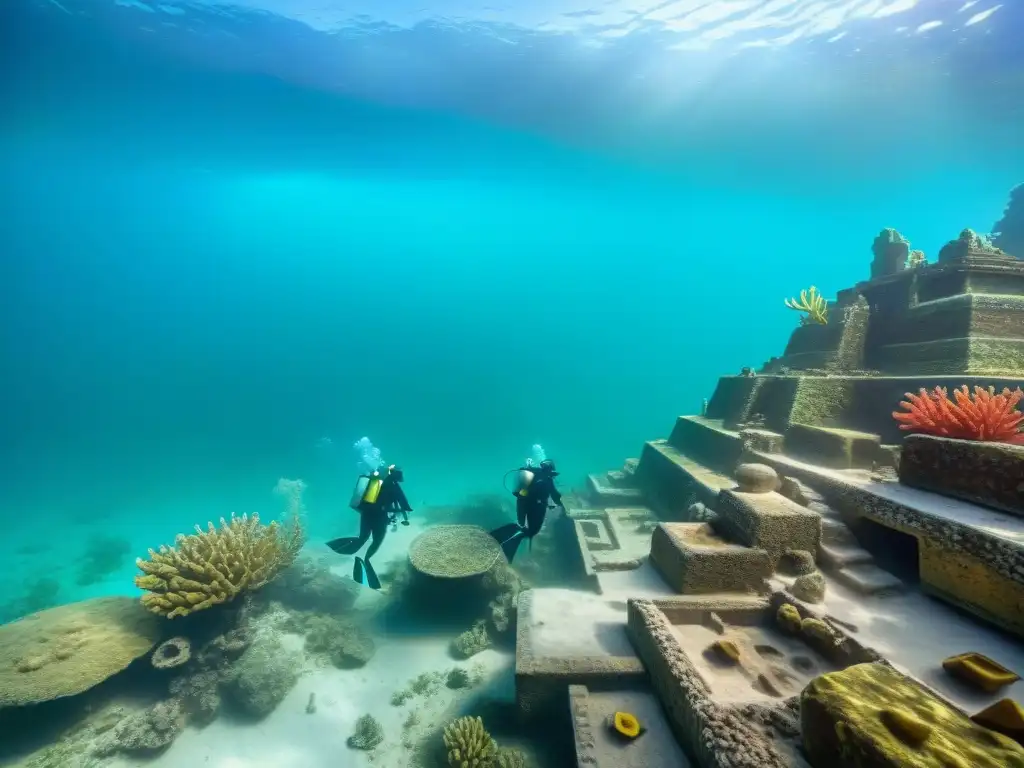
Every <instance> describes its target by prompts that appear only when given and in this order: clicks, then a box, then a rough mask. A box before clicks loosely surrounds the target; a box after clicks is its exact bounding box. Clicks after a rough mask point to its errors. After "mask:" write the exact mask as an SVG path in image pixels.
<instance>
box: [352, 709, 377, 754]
mask: <svg viewBox="0 0 1024 768" xmlns="http://www.w3.org/2000/svg"><path fill="white" fill-rule="evenodd" d="M382 741H384V729H383V728H381V726H380V723H378V722H377V720H376V719H375V718H374V717H373V716H371V715H363V716H362V717H360V718H359V719H358V720H356V730H355V733H353V734H352V735H351V736H349V737H348V741H347V742H346V743H347V744H348V745H349V747H350V748H352V749H365V750H370V749H373V748H374V747H376V746H377V745H379V744H380V743H381V742H382Z"/></svg>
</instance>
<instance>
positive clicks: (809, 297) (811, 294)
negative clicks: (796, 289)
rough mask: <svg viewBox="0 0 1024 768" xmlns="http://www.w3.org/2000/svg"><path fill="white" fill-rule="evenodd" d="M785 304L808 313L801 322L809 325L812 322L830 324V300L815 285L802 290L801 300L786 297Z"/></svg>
mask: <svg viewBox="0 0 1024 768" xmlns="http://www.w3.org/2000/svg"><path fill="white" fill-rule="evenodd" d="M785 304H786V306H787V307H789V308H790V309H795V310H796V311H797V312H806V313H807V314H806V315H805V316H804V317H803V318H802V319H801V320H800V322H801V324H803V325H809V324H811V323H818V324H819V325H827V324H828V302H827V301H826V300H825V299H824V298H823V297H822V295H821V294H820V293H818V289H817V288H815V287H814V286H813V285H812V286H811V287H810V288H807V289H805V290H802V291H800V300H799V301H797V300H796V299H786V300H785Z"/></svg>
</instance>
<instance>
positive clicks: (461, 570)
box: [409, 525, 503, 579]
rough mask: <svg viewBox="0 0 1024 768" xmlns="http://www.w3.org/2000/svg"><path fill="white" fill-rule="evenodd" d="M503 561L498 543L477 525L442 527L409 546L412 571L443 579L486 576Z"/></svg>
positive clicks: (422, 535) (424, 534)
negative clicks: (496, 564) (500, 560)
mask: <svg viewBox="0 0 1024 768" xmlns="http://www.w3.org/2000/svg"><path fill="white" fill-rule="evenodd" d="M502 557H503V555H502V553H501V547H500V546H498V542H497V541H495V540H494V539H493V538H492V537H491V535H490V534H489V533H488V532H487V531H485V530H484V529H483V528H480V527H479V526H476V525H438V526H435V527H433V528H431V529H429V530H427V531H424V532H423V533H421V534H420V535H419V536H417V537H416V539H415V540H414V541H413V542H412V544H411V545H409V562H410V563H412V567H413V568H414V569H415V570H416V571H418V572H419V573H422V574H425V575H427V576H433V577H435V578H440V579H464V578H469V577H472V576H482V575H483V574H485V573H487V572H488V571H490V570H491V568H492V567H493V566H494V564H495V563H497V562H498V561H499V559H500V558H502Z"/></svg>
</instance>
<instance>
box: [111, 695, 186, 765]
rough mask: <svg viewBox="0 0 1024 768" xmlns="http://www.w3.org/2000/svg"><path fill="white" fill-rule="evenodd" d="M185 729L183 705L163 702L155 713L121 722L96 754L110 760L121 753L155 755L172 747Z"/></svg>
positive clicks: (172, 700) (177, 702)
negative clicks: (107, 757) (109, 757)
mask: <svg viewBox="0 0 1024 768" xmlns="http://www.w3.org/2000/svg"><path fill="white" fill-rule="evenodd" d="M184 727H185V716H184V712H183V711H182V707H181V702H179V701H178V700H177V699H169V700H168V701H161V702H160V703H158V704H156V705H155V706H154V707H153V708H152V709H148V710H146V711H145V712H140V713H139V714H137V715H132V716H131V717H128V718H126V719H124V720H122V721H121V723H120V724H119V725H118V726H117V727H116V728H114V730H113V733H112V734H111V735H110V736H109V738H107V739H106V740H105V741H104V742H103V743H102V744H100V745H98V746H97V749H96V753H97V754H98V755H100V756H109V755H113V754H116V753H118V752H127V753H129V754H138V755H153V754H156V753H158V752H162V751H163V750H164V749H166V748H167V747H169V746H170V745H171V742H173V741H174V740H175V739H176V738H177V737H178V734H180V733H181V731H182V730H183V729H184Z"/></svg>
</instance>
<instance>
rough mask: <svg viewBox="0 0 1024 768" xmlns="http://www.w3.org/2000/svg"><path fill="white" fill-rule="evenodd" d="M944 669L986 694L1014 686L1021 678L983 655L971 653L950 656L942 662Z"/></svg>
mask: <svg viewBox="0 0 1024 768" xmlns="http://www.w3.org/2000/svg"><path fill="white" fill-rule="evenodd" d="M942 668H943V669H944V670H946V672H948V673H949V674H951V675H953V676H954V677H956V678H958V679H960V680H962V681H963V682H965V683H967V684H968V685H970V686H972V687H973V688H977V689H978V690H980V691H984V692H985V693H995V692H996V691H998V690H999V689H1000V688H1005V687H1006V686H1008V685H1013V684H1014V683H1016V682H1017V681H1018V680H1020V676H1019V675H1018V674H1017V673H1016V672H1014V671H1012V670H1009V669H1007V668H1006V667H1004V666H1003V665H1002V664H1000V663H999V662H997V661H993V660H992V659H990V658H989V657H988V656H985V655H984V654H982V653H977V652H974V651H972V652H969V653H961V654H959V655H957V656H950V657H949V658H948V659H945V660H944V661H943V662H942Z"/></svg>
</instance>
